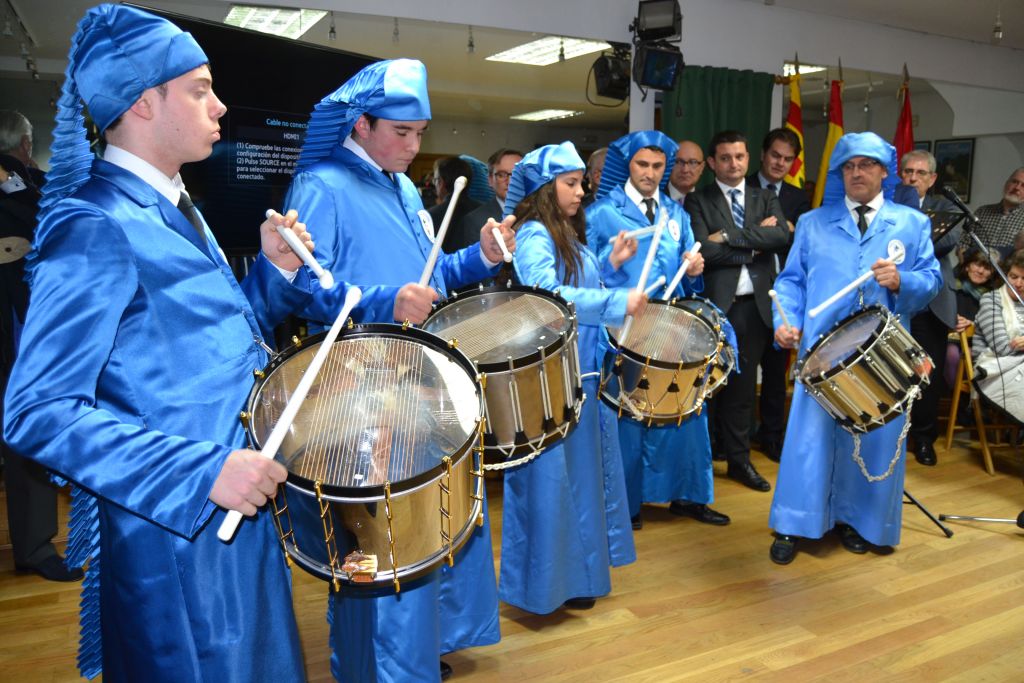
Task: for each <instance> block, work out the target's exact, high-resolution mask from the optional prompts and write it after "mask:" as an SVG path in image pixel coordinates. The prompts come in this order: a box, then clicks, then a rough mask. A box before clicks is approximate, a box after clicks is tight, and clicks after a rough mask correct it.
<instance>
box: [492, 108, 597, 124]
mask: <svg viewBox="0 0 1024 683" xmlns="http://www.w3.org/2000/svg"><path fill="white" fill-rule="evenodd" d="M582 113H583V112H581V111H573V110H572V109H539V110H537V111H531V112H527V113H525V114H516V115H515V116H510V117H509V118H510V119H515V120H516V121H553V120H555V119H568V118H572V117H573V116H579V115H580V114H582Z"/></svg>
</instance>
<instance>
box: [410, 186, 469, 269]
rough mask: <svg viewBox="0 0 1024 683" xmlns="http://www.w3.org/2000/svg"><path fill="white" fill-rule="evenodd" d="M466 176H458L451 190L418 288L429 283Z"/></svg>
mask: <svg viewBox="0 0 1024 683" xmlns="http://www.w3.org/2000/svg"><path fill="white" fill-rule="evenodd" d="M466 182H467V181H466V176H464V175H460V176H459V177H458V178H456V179H455V187H454V188H453V189H452V198H451V201H449V202H448V210H447V211H445V212H444V218H443V219H441V229H440V230H438V231H437V234H436V235H435V236H434V248H433V249H431V250H430V258H428V259H427V266H426V267H425V268H424V269H423V274H422V275H420V287H426V286H427V283H428V282H430V274H431V273H433V272H434V264H435V263H437V254H438V252H440V251H441V242H444V234H445V233H446V232H448V224H449V223H451V222H452V214H453V213H455V204H456V203H457V202H458V201H459V195H460V194H462V190H463V189H464V188H465V187H466Z"/></svg>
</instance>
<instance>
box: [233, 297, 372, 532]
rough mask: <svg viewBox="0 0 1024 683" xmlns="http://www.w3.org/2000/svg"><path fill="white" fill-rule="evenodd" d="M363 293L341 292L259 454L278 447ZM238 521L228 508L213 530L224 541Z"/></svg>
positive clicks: (270, 455) (271, 453)
mask: <svg viewBox="0 0 1024 683" xmlns="http://www.w3.org/2000/svg"><path fill="white" fill-rule="evenodd" d="M362 296H363V293H362V291H361V290H360V289H359V288H358V287H351V288H349V290H348V291H347V292H345V305H344V306H342V307H341V312H340V313H339V314H338V317H337V318H336V319H335V320H334V324H333V325H331V329H330V330H328V331H327V335H326V336H325V337H324V339H323V341H322V342H320V348H319V349H317V352H316V355H315V356H313V360H312V362H310V364H309V367H307V368H306V371H305V372H304V373H303V374H302V379H300V380H299V384H298V386H297V387H295V393H294V394H292V397H291V398H290V399H288V404H287V405H285V407H284V410H283V411H282V412H281V417H280V419H278V421H277V424H275V425H274V428H273V429H272V430H271V431H270V436H269V437H267V442H266V443H265V444H264V445H263V448H262V449H261V450H260V455H262V456H263V457H264V458H273V457H274V456H275V455H277V450H278V449H279V448H281V443H282V442H283V441H284V437H285V436H286V435H287V434H288V430H290V429H291V426H292V422H294V421H295V417H296V416H297V415H298V414H299V408H301V407H302V402H303V401H305V400H306V394H308V393H309V389H310V387H312V386H313V382H314V380H316V376H317V375H318V374H319V373H320V368H321V367H322V366H323V364H324V362H325V361H326V360H327V356H329V355H330V353H331V349H332V348H333V347H334V340H335V339H337V338H338V334H340V333H341V328H342V326H343V325H344V324H345V320H346V319H347V318H348V315H349V313H351V312H352V309H353V308H355V307H356V304H358V303H359V299H360V298H361V297H362ZM241 521H242V513H241V512H239V511H238V510H229V511H228V514H227V516H226V517H224V521H223V522H221V524H220V528H219V529H218V530H217V538H219V539H220V540H222V541H224V542H225V543H227V542H228V541H230V540H231V538H232V537H233V536H234V535H235V530H236V529H237V528H238V523H239V522H241Z"/></svg>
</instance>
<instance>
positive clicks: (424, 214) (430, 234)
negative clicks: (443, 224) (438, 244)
mask: <svg viewBox="0 0 1024 683" xmlns="http://www.w3.org/2000/svg"><path fill="white" fill-rule="evenodd" d="M416 215H417V216H419V217H420V223H422V224H423V234H424V235H426V236H427V239H428V240H430V243H431V244H433V243H434V218H433V217H432V216H431V215H430V213H429V212H428V211H427V210H426V209H420V210H419V211H417V212H416Z"/></svg>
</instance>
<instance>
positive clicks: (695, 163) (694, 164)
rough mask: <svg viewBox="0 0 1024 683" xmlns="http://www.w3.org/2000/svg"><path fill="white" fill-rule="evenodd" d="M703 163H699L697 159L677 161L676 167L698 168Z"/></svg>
mask: <svg viewBox="0 0 1024 683" xmlns="http://www.w3.org/2000/svg"><path fill="white" fill-rule="evenodd" d="M703 163H704V162H703V161H699V160H697V159H676V166H688V167H690V168H697V167H698V166H700V165H701V164H703Z"/></svg>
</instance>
